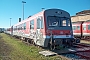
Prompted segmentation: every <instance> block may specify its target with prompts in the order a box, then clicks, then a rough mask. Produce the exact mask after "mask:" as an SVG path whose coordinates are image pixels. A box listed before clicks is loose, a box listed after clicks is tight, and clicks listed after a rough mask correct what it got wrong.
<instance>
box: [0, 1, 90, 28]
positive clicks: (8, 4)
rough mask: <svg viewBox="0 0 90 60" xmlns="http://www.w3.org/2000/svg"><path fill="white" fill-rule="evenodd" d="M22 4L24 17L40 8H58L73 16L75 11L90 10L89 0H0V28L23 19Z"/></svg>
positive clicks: (40, 9) (38, 10)
mask: <svg viewBox="0 0 90 60" xmlns="http://www.w3.org/2000/svg"><path fill="white" fill-rule="evenodd" d="M22 1H25V2H26V3H25V4H24V19H26V18H28V16H30V15H34V14H36V13H38V12H40V11H42V8H45V9H50V8H58V9H62V10H65V11H67V12H69V13H70V16H74V15H75V14H76V13H77V12H80V11H83V10H90V0H0V28H8V27H10V18H11V26H12V25H14V24H17V23H18V19H19V18H21V19H23V4H22Z"/></svg>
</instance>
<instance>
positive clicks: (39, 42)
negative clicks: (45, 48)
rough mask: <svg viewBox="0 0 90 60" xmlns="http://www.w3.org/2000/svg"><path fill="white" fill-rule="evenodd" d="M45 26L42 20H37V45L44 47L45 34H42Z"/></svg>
mask: <svg viewBox="0 0 90 60" xmlns="http://www.w3.org/2000/svg"><path fill="white" fill-rule="evenodd" d="M42 26H43V20H42V19H41V18H38V19H37V29H36V44H37V45H40V46H42V45H43V34H42V32H41V30H42Z"/></svg>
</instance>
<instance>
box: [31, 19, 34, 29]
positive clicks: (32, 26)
mask: <svg viewBox="0 0 90 60" xmlns="http://www.w3.org/2000/svg"><path fill="white" fill-rule="evenodd" d="M30 29H34V20H31V21H30Z"/></svg>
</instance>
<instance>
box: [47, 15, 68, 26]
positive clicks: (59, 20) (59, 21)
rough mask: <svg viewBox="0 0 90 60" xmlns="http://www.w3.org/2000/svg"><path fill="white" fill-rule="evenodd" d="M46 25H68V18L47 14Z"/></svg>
mask: <svg viewBox="0 0 90 60" xmlns="http://www.w3.org/2000/svg"><path fill="white" fill-rule="evenodd" d="M47 21H48V22H47V23H48V26H50V27H51V26H54V27H58V26H70V19H68V18H65V17H57V16H48V18H47Z"/></svg>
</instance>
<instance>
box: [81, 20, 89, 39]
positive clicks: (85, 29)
mask: <svg viewBox="0 0 90 60" xmlns="http://www.w3.org/2000/svg"><path fill="white" fill-rule="evenodd" d="M82 26H83V28H82V29H83V37H84V38H85V39H87V38H88V39H90V20H87V21H85V22H84V23H83V24H82Z"/></svg>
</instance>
